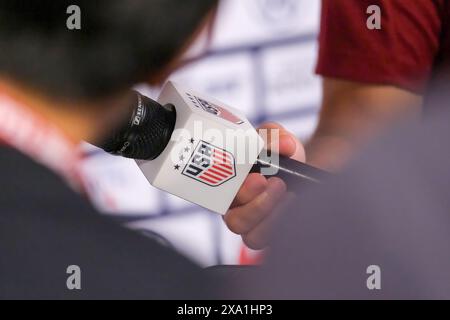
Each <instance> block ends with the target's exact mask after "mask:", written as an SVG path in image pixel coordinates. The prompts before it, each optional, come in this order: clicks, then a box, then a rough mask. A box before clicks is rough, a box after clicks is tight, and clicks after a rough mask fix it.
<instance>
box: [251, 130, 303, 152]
mask: <svg viewBox="0 0 450 320" xmlns="http://www.w3.org/2000/svg"><path fill="white" fill-rule="evenodd" d="M262 130H267V134H266V136H267V141H266V144H267V146H266V147H267V149H269V150H271V149H272V150H276V151H277V152H278V153H279V154H282V155H284V156H286V157H293V156H294V155H296V159H297V160H299V159H302V158H303V157H302V154H304V150H303V146H302V144H301V143H300V141H298V140H297V139H296V138H295V135H294V134H292V133H291V132H289V131H288V130H286V129H285V128H284V127H283V126H281V125H280V124H278V123H274V122H267V123H264V124H263V125H261V127H260V128H259V129H258V132H260V133H261V132H262ZM273 130H278V137H279V139H278V141H273V139H274V138H273V137H274V136H275V135H274V132H273ZM296 153H298V154H296Z"/></svg>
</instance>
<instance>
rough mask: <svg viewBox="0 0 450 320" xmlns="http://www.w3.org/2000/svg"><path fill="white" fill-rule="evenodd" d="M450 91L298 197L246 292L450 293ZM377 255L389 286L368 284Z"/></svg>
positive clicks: (329, 295) (316, 295)
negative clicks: (415, 120) (420, 119)
mask: <svg viewBox="0 0 450 320" xmlns="http://www.w3.org/2000/svg"><path fill="white" fill-rule="evenodd" d="M449 83H450V82H448V81H446V82H443V83H442V86H441V87H440V88H442V87H448V84H449ZM430 92H436V91H430ZM443 92H444V93H445V91H441V92H440V98H437V96H434V97H433V99H430V101H434V105H433V106H432V110H433V112H431V114H430V115H429V116H428V117H427V119H426V121H425V122H424V123H420V124H414V125H409V126H405V127H403V128H401V129H397V130H396V132H395V133H392V134H390V135H386V136H385V137H384V138H383V139H381V141H379V142H378V143H377V144H376V145H374V146H372V147H370V148H369V149H368V150H366V152H364V153H363V155H362V156H360V157H359V158H358V159H356V160H355V161H354V163H353V164H351V165H350V166H349V168H348V170H346V172H345V173H344V174H343V175H342V176H340V177H338V178H336V179H335V180H334V181H332V182H331V183H330V184H328V185H324V186H322V187H321V188H320V189H319V188H317V189H315V190H313V189H311V190H309V191H308V192H304V194H303V196H301V197H299V198H298V199H297V201H296V202H295V204H294V205H293V206H291V207H290V209H289V210H287V212H286V214H285V215H284V216H282V218H281V221H280V223H279V226H278V227H277V228H276V230H275V232H274V238H275V240H274V241H275V242H274V244H273V246H272V248H271V249H270V252H271V255H270V257H269V259H268V263H267V265H266V266H264V269H263V270H262V271H261V273H260V276H259V277H257V280H256V281H253V282H252V281H250V282H251V283H249V284H246V285H244V286H245V287H247V288H249V289H248V290H247V295H246V297H249V296H250V297H252V298H262V299H272V298H273V299H431V298H433V299H434V298H439V299H449V298H450V281H449V272H450V271H449V270H450V196H449V190H450V144H449V137H450V111H449V110H448V101H449V99H448V97H447V96H442V93H443ZM446 92H449V91H446ZM426 108H428V106H427V107H426ZM428 110H430V109H428ZM371 265H376V266H379V267H380V268H381V290H369V289H368V287H367V285H366V281H367V279H368V278H369V276H370V274H367V273H366V270H367V268H368V267H369V266H371ZM240 285H241V286H242V284H240Z"/></svg>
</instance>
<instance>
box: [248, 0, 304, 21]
mask: <svg viewBox="0 0 450 320" xmlns="http://www.w3.org/2000/svg"><path fill="white" fill-rule="evenodd" d="M245 2H246V4H247V6H248V8H249V10H250V11H251V12H255V13H257V15H256V17H257V18H258V19H259V20H260V21H261V22H262V23H263V24H264V25H267V26H269V27H287V26H289V25H292V24H293V23H296V24H298V21H297V19H296V18H297V17H298V15H299V10H300V7H301V4H302V2H303V0H254V1H245Z"/></svg>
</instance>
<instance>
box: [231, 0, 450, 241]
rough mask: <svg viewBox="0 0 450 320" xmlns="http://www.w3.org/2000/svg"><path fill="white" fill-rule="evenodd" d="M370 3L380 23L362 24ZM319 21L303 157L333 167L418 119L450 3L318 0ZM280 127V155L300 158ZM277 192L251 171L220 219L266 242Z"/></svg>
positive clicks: (445, 46)
mask: <svg viewBox="0 0 450 320" xmlns="http://www.w3.org/2000/svg"><path fill="white" fill-rule="evenodd" d="M373 5H377V6H378V7H379V8H380V12H379V13H380V16H379V18H380V22H381V25H380V26H381V29H369V28H368V23H367V22H368V20H369V18H370V17H371V15H373V14H374V12H373V11H370V12H369V13H368V8H369V7H371V6H373ZM321 19H322V20H321V31H320V37H319V45H320V49H319V59H318V65H317V73H318V74H319V75H321V76H322V77H323V101H322V106H321V113H320V119H319V125H318V128H317V129H316V131H315V132H314V134H313V137H312V139H311V140H310V141H309V142H308V143H307V144H306V160H307V162H308V163H310V164H312V165H315V166H318V167H321V168H324V169H327V170H330V171H334V172H336V171H340V170H341V169H342V168H343V167H345V165H346V163H347V162H348V161H349V159H351V158H352V156H353V155H354V154H356V153H357V152H358V150H360V149H361V148H362V147H364V146H365V145H366V144H368V143H369V142H370V141H372V140H373V139H375V138H376V137H378V136H380V135H381V134H382V133H383V132H386V131H389V128H391V127H395V126H397V124H398V123H399V122H403V121H410V120H413V121H417V120H420V119H421V118H422V115H423V114H424V113H426V112H428V111H429V110H430V107H429V106H428V107H424V101H426V100H427V99H430V96H431V92H430V91H431V90H436V89H431V88H433V87H434V84H435V83H436V82H437V81H436V79H439V77H441V76H442V75H443V74H445V73H446V71H447V70H448V67H449V66H450V32H449V30H450V29H449V28H448V21H449V20H450V4H449V2H448V1H446V0H416V1H410V0H323V1H322V18H321ZM372 21H373V20H372ZM369 22H370V21H369ZM441 86H442V84H440V85H439V86H438V87H435V88H441ZM429 105H432V104H429ZM266 126H269V127H279V125H276V124H269V125H266ZM281 130H282V133H284V134H282V135H281V136H280V153H282V154H284V155H287V156H291V157H293V158H295V159H297V160H304V158H305V151H304V149H303V147H302V146H301V145H300V144H299V143H298V141H296V140H295V137H294V136H292V135H290V134H289V133H288V132H287V131H286V130H284V129H282V128H281ZM284 198H286V185H285V184H284V183H283V182H282V181H281V180H280V179H278V178H270V179H266V178H264V177H262V176H261V175H258V174H251V175H250V176H249V177H248V179H247V180H246V182H245V183H244V185H243V186H242V188H241V190H240V192H239V194H238V195H237V197H236V200H235V202H234V204H233V207H232V208H231V210H229V212H228V214H227V215H226V216H225V222H226V223H227V225H228V227H229V228H230V229H231V230H232V231H234V232H235V233H237V234H240V235H241V236H242V238H243V240H244V242H245V243H246V244H247V245H248V246H249V247H251V248H253V249H262V248H265V247H266V246H267V245H268V238H267V235H268V232H269V231H270V229H271V226H272V224H273V222H274V220H275V219H276V216H278V215H279V211H280V210H279V204H280V203H282V202H283V199H284ZM296 201H297V202H298V201H299V200H296ZM297 213H298V214H302V212H300V211H299V210H297Z"/></svg>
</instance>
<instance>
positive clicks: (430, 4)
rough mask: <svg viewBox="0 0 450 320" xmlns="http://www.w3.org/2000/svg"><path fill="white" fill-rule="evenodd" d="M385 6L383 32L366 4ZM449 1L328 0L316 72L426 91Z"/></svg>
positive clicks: (324, 11)
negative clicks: (371, 19) (371, 25)
mask: <svg viewBox="0 0 450 320" xmlns="http://www.w3.org/2000/svg"><path fill="white" fill-rule="evenodd" d="M371 5H378V6H379V7H380V8H381V30H369V29H368V27H367V19H368V18H369V16H370V15H369V14H367V8H368V7H369V6H371ZM444 6H445V0H323V1H322V22H321V32H320V38H319V39H320V40H319V42H320V50H319V60H318V65H317V73H318V74H320V75H322V76H325V77H331V78H340V79H345V80H349V81H355V82H363V83H371V84H387V85H394V86H397V87H401V88H403V89H406V90H409V91H413V92H416V93H423V91H424V90H425V88H426V85H427V83H428V81H429V79H430V76H431V73H432V69H433V64H434V61H435V58H436V56H437V54H438V52H439V43H440V36H441V28H442V15H443V10H444V9H443V8H444Z"/></svg>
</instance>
